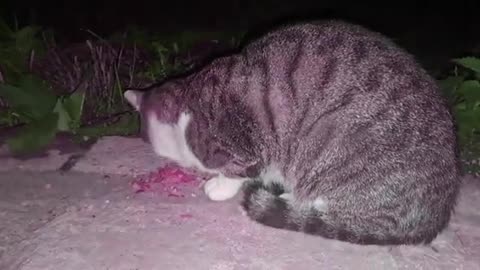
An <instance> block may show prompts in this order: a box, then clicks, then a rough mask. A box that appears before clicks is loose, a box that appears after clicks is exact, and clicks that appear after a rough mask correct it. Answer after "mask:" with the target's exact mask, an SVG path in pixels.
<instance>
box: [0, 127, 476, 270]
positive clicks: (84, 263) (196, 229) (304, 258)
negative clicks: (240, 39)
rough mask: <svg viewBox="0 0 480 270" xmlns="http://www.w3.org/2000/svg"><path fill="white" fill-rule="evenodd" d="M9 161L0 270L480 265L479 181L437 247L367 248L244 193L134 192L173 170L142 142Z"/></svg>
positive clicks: (1, 207) (2, 187) (468, 268)
mask: <svg viewBox="0 0 480 270" xmlns="http://www.w3.org/2000/svg"><path fill="white" fill-rule="evenodd" d="M67 159H68V158H67ZM5 160H6V159H2V160H0V164H2V167H3V168H2V169H1V170H0V269H2V270H3V269H5V270H14V269H15V270H17V269H21V270H40V269H42V270H43V269H69V270H77V269H78V270H90V269H115V270H123V269H125V270H127V269H129V270H133V269H139V270H140V269H141V270H143V269H162V270H168V269H173V270H176V269H197V270H201V269H214V270H215V269H219V270H223V269H225V270H230V269H232V270H233V269H239V270H240V269H266V270H267V269H268V270H270V269H272V270H276V269H306V270H308V269H368V270H371V269H374V270H375V269H379V270H380V269H388V270H391V269H392V270H395V269H432V270H433V269H435V270H436V269H448V270H450V269H465V270H477V269H480V208H479V207H478V206H479V205H480V181H479V180H478V179H476V178H471V177H466V178H465V183H464V186H463V188H462V192H461V197H460V200H459V203H458V206H457V210H456V212H455V214H454V216H453V219H452V222H451V224H450V226H449V228H448V229H447V230H446V231H445V232H444V233H442V234H441V235H440V236H439V237H438V238H437V239H436V240H435V241H434V243H433V245H432V246H431V247H430V246H426V247H425V246H399V247H376V246H367V247H365V246H357V245H352V244H348V243H342V242H339V241H334V240H326V239H322V238H320V237H314V236H308V235H303V234H301V233H295V232H287V231H281V230H276V229H272V228H267V227H264V226H262V225H260V224H256V223H253V222H251V221H250V220H249V219H248V218H247V217H245V216H244V215H243V214H242V212H241V210H240V208H239V206H238V199H239V196H241V194H239V196H238V197H236V198H234V199H232V200H230V201H225V202H212V201H209V200H208V199H206V197H205V196H204V195H203V193H202V191H201V187H200V184H201V183H199V185H198V186H195V187H192V189H191V190H190V191H189V192H187V194H188V196H186V197H183V198H174V197H168V196H166V195H162V194H158V193H134V190H133V189H132V187H131V186H130V181H131V180H132V179H133V176H134V175H137V174H141V173H144V172H148V171H151V170H154V169H156V168H157V166H162V165H163V164H165V161H164V160H160V159H158V158H155V156H154V155H153V153H152V152H151V150H150V148H149V147H148V146H147V145H145V144H144V143H143V142H142V141H141V140H139V139H133V138H120V137H110V138H105V139H103V140H100V141H99V142H97V144H96V145H94V146H93V147H92V148H91V150H90V151H88V152H87V153H85V154H84V155H83V158H80V159H79V160H78V161H77V162H76V164H74V165H73V166H72V168H71V169H70V171H66V172H60V171H55V170H56V169H57V168H59V165H60V166H61V164H62V163H63V158H61V159H58V156H57V157H55V155H51V156H47V157H43V158H40V159H38V160H35V159H33V160H25V161H18V160H16V161H11V162H12V163H8V164H16V165H15V166H12V165H8V164H7V165H8V166H10V167H8V166H7V167H5V166H4V164H6V163H4V161H5ZM12 160H13V159H12ZM27 165H28V166H27ZM25 168H27V169H28V170H24V169H25Z"/></svg>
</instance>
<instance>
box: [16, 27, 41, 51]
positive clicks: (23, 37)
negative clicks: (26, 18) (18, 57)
mask: <svg viewBox="0 0 480 270" xmlns="http://www.w3.org/2000/svg"><path fill="white" fill-rule="evenodd" d="M38 31H39V28H37V27H34V26H27V27H24V28H22V29H20V30H19V31H18V32H16V33H15V45H16V49H17V51H18V52H19V53H20V54H22V55H23V56H25V57H27V56H28V54H29V53H30V51H31V50H32V49H35V48H37V47H38V40H37V38H36V35H37V33H38Z"/></svg>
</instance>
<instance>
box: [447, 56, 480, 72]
mask: <svg viewBox="0 0 480 270" xmlns="http://www.w3.org/2000/svg"><path fill="white" fill-rule="evenodd" d="M453 61H454V62H455V63H457V64H459V65H461V66H463V67H465V68H468V69H471V70H473V71H475V72H476V73H480V59H479V58H476V57H463V58H457V59H454V60H453Z"/></svg>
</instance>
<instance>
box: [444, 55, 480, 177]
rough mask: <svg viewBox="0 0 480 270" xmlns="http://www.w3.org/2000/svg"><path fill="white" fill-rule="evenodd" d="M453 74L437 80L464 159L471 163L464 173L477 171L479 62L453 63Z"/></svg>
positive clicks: (479, 152) (461, 60)
mask: <svg viewBox="0 0 480 270" xmlns="http://www.w3.org/2000/svg"><path fill="white" fill-rule="evenodd" d="M454 62H455V63H456V64H457V67H456V68H455V70H454V74H453V75H451V76H449V77H447V78H445V79H443V80H441V81H440V85H441V87H442V90H443V92H444V94H445V96H446V97H447V99H448V100H449V102H450V105H451V106H452V108H453V113H454V115H455V118H456V122H457V126H458V139H459V143H460V145H461V147H462V155H463V157H464V158H465V159H468V160H473V162H470V163H469V165H475V166H468V168H467V169H468V170H478V169H479V168H478V166H477V165H480V164H478V162H477V161H476V159H478V158H479V157H480V140H479V139H480V59H479V58H475V57H465V58H459V59H454Z"/></svg>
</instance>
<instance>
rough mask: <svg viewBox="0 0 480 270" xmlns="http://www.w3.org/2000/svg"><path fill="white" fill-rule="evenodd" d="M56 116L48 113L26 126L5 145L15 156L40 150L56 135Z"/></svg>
mask: <svg viewBox="0 0 480 270" xmlns="http://www.w3.org/2000/svg"><path fill="white" fill-rule="evenodd" d="M57 122H58V114H57V113H53V112H52V113H49V114H48V115H46V116H45V117H43V118H42V119H39V120H38V121H35V122H32V123H30V124H27V125H26V126H25V127H23V128H22V130H21V131H20V133H19V134H18V135H17V136H16V137H15V138H12V139H8V140H7V145H8V147H9V148H10V151H12V152H13V153H15V154H24V153H28V152H35V151H38V150H42V149H43V148H44V147H46V146H47V145H48V144H49V143H50V142H51V141H52V140H53V139H54V138H55V135H56V133H57Z"/></svg>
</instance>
